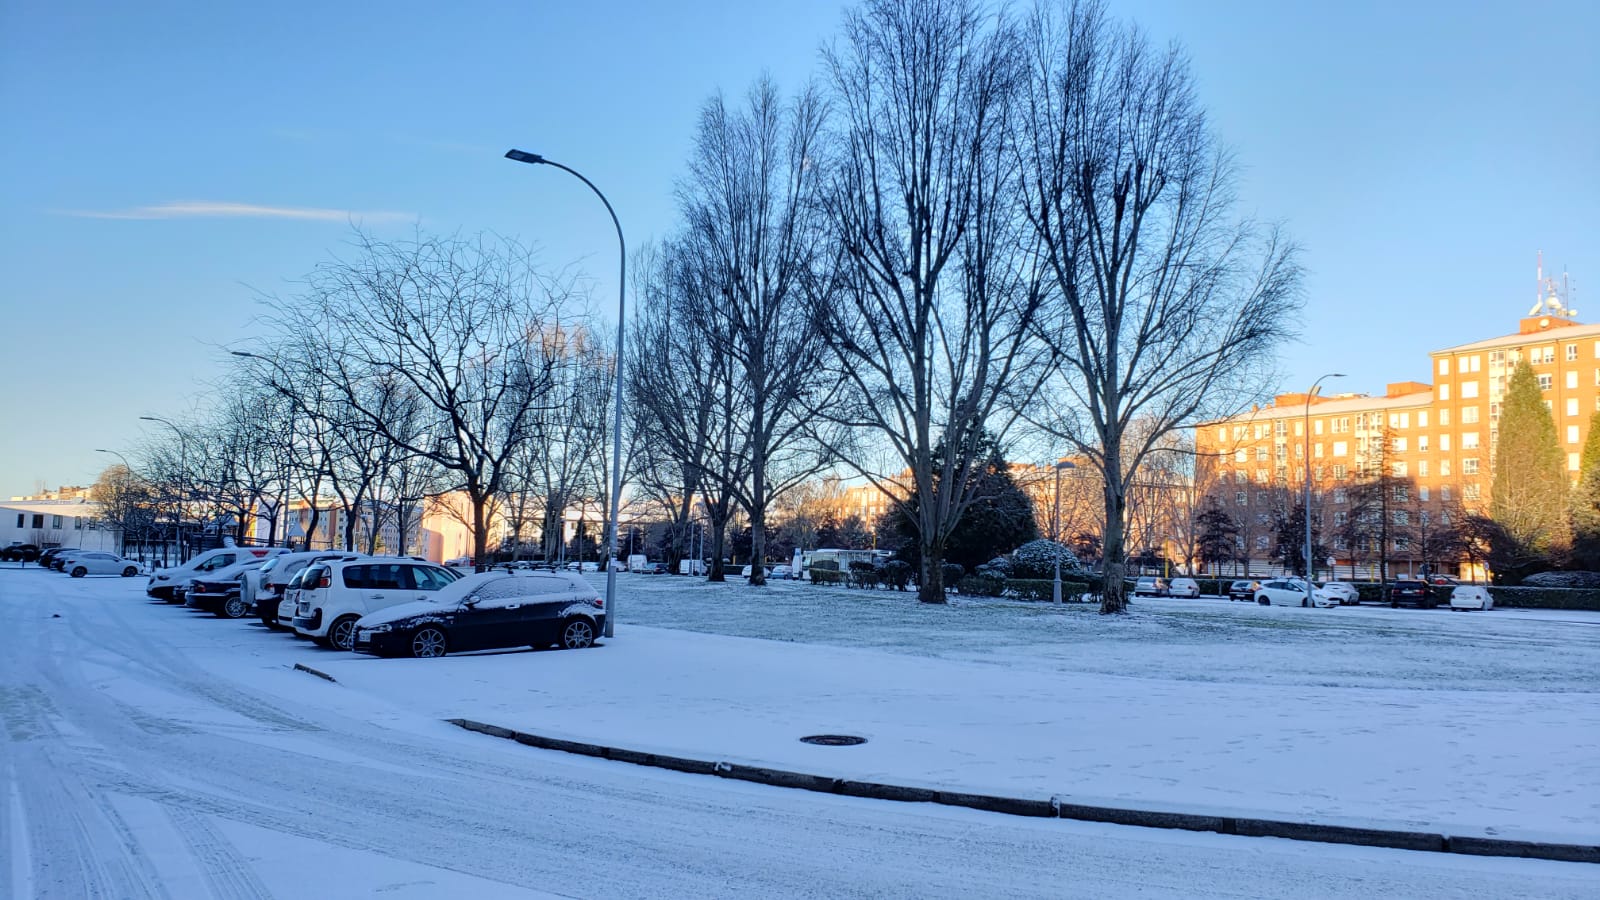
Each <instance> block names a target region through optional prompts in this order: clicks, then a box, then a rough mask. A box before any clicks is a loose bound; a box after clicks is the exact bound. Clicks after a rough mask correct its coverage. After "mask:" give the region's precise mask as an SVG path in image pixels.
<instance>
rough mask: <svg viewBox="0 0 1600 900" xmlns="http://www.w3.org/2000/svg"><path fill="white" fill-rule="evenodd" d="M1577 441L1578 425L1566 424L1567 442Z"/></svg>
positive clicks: (1574, 442) (1573, 442)
mask: <svg viewBox="0 0 1600 900" xmlns="http://www.w3.org/2000/svg"><path fill="white" fill-rule="evenodd" d="M1577 442H1578V426H1576V425H1568V426H1567V443H1569V444H1576V443H1577Z"/></svg>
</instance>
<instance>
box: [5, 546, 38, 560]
mask: <svg viewBox="0 0 1600 900" xmlns="http://www.w3.org/2000/svg"><path fill="white" fill-rule="evenodd" d="M38 558H39V548H38V546H37V545H34V544H12V545H11V546H9V547H7V548H5V549H4V550H0V559H3V560H5V561H7V562H33V561H34V560H36V559H38Z"/></svg>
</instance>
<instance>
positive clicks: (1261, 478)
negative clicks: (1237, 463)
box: [1256, 469, 1267, 484]
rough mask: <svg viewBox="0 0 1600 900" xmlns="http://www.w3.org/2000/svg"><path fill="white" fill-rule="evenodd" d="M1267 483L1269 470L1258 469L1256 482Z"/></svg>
mask: <svg viewBox="0 0 1600 900" xmlns="http://www.w3.org/2000/svg"><path fill="white" fill-rule="evenodd" d="M1266 483H1267V470H1266V469H1257V470H1256V484H1266Z"/></svg>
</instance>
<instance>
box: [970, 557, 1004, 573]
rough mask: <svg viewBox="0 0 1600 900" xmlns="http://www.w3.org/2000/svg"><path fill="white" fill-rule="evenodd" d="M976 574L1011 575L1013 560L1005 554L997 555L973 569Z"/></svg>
mask: <svg viewBox="0 0 1600 900" xmlns="http://www.w3.org/2000/svg"><path fill="white" fill-rule="evenodd" d="M972 574H974V575H987V576H990V577H993V578H1010V577H1011V560H1010V559H1009V558H1007V557H1004V556H996V557H995V558H994V559H991V560H989V561H988V562H986V563H984V564H983V565H981V566H979V567H977V568H976V569H973V570H972Z"/></svg>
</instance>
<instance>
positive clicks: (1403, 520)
mask: <svg viewBox="0 0 1600 900" xmlns="http://www.w3.org/2000/svg"><path fill="white" fill-rule="evenodd" d="M1393 515H1394V523H1395V524H1396V525H1410V524H1411V513H1409V512H1407V511H1406V510H1403V509H1397V510H1394V512H1393ZM1395 543H1396V544H1398V543H1400V540H1399V539H1396V540H1395Z"/></svg>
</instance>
